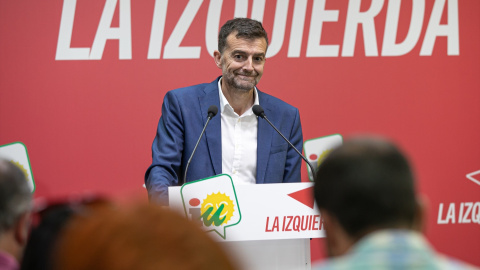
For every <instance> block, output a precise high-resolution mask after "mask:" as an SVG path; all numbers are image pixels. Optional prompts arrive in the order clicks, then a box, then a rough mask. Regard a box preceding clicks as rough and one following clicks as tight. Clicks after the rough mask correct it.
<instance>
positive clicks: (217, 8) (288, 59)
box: [0, 0, 480, 265]
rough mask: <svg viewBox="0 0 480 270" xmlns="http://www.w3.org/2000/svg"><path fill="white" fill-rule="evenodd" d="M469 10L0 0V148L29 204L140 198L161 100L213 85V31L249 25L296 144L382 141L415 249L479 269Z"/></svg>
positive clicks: (466, 5)
mask: <svg viewBox="0 0 480 270" xmlns="http://www.w3.org/2000/svg"><path fill="white" fill-rule="evenodd" d="M222 2H223V4H222ZM155 10H156V12H154V11H155ZM216 14H219V15H216ZM252 14H253V15H252ZM478 14H480V1H468V0H418V1H417V0H414V1H413V0H404V1H401V0H396V1H394V0H388V1H384V0H350V1H347V0H341V1H339V0H314V1H311V0H291V1H288V0H284V1H282V0H278V1H273V0H272V1H271V0H268V1H265V0H263V1H258V0H255V1H252V0H249V1H247V0H243V1H241V0H237V1H222V0H210V1H208V0H205V1H201V0H191V1H187V0H175V1H173V0H172V1H168V0H156V1H155V0H144V1H130V0H102V1H98V0H77V1H75V0H63V1H62V0H54V1H49V2H48V4H47V3H44V2H43V1H34V0H15V1H7V0H0V145H3V144H7V143H11V142H15V141H21V142H23V143H25V145H26V146H27V148H28V150H29V155H30V161H31V166H32V171H33V175H34V179H35V183H36V187H37V189H36V191H35V196H36V197H58V196H67V195H79V194H84V193H85V192H94V193H103V194H106V195H109V196H113V197H117V198H124V197H131V196H145V197H146V192H145V190H144V189H143V188H142V184H143V175H144V172H145V170H146V168H147V167H148V165H149V163H150V160H151V153H150V146H151V143H152V141H153V137H154V135H155V129H156V125H157V122H158V119H159V117H160V112H161V103H162V100H163V96H164V95H165V93H166V91H167V90H170V89H174V88H178V87H182V86H187V85H191V84H197V83H201V82H210V81H212V80H213V79H214V78H215V77H216V76H218V75H219V74H220V70H218V69H217V68H216V66H215V65H214V62H213V59H212V57H211V56H210V54H209V50H211V45H209V44H215V42H216V39H212V38H209V37H211V34H210V33H215V34H216V32H217V31H218V25H221V24H223V23H224V22H225V21H226V20H228V19H230V18H232V17H233V16H247V17H254V18H261V17H262V18H261V19H262V20H263V23H264V26H265V28H266V29H267V31H268V32H269V33H270V39H271V41H272V42H271V45H270V48H269V54H270V55H268V56H269V58H268V60H267V63H266V66H265V73H264V76H263V78H262V81H261V82H260V84H259V88H260V89H261V90H263V91H265V92H268V93H270V94H273V95H275V96H278V97H280V98H281V99H283V100H286V101H288V102H289V103H291V104H292V105H294V106H296V107H298V108H299V109H300V113H301V121H302V124H303V133H304V140H307V139H312V138H316V137H320V136H325V135H329V134H333V133H340V134H342V135H343V136H344V138H348V137H349V136H351V135H354V134H358V133H375V134H381V135H384V136H388V137H390V138H392V139H394V140H395V141H396V142H397V143H398V144H399V145H400V146H401V147H402V148H403V149H404V150H405V151H406V152H407V153H408V154H409V155H410V158H411V160H412V163H413V164H414V166H415V169H416V172H417V176H418V187H419V192H420V193H421V194H424V195H425V197H426V198H427V201H428V207H429V212H428V220H427V221H428V222H427V227H426V234H427V237H428V238H429V240H431V242H432V243H433V245H434V246H435V248H436V249H438V250H439V251H441V252H443V253H446V254H448V255H452V256H455V257H458V258H460V259H463V260H466V261H468V262H470V263H473V264H475V265H480V256H478V254H479V253H480V227H479V226H480V185H479V184H478V183H477V181H480V151H479V149H480V140H479V136H480V124H479V119H480V76H479V75H480V17H479V16H478ZM397 23H398V24H397ZM207 25H208V27H207ZM152 29H153V30H152ZM212 42H214V43H212ZM179 57H183V58H184V59H179ZM477 172H478V173H479V174H476V173H477ZM467 174H472V176H471V177H470V178H472V179H473V180H472V179H469V178H467ZM302 178H303V180H304V181H306V180H307V174H306V167H304V168H303V171H302ZM320 244H321V241H315V242H313V243H312V258H313V259H314V260H317V259H319V258H320V257H322V256H323V255H322V253H321V250H322V247H321V246H320Z"/></svg>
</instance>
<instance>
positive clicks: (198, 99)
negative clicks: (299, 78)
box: [145, 18, 303, 204]
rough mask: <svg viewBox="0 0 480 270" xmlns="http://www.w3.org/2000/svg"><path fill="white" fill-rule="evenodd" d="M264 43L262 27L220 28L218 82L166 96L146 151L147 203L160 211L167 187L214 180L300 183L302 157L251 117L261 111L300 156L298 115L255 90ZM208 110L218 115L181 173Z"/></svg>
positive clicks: (248, 23)
mask: <svg viewBox="0 0 480 270" xmlns="http://www.w3.org/2000/svg"><path fill="white" fill-rule="evenodd" d="M267 47H268V37H267V33H266V32H265V29H263V27H262V24H261V23H260V22H257V21H255V20H251V19H247V18H236V19H233V20H230V21H228V22H227V23H225V25H223V26H222V28H221V30H220V33H219V38H218V51H215V52H214V59H215V63H216V65H217V67H218V68H220V69H221V70H222V76H220V77H218V78H217V79H216V80H214V81H213V82H211V83H205V84H199V85H194V86H189V87H185V88H179V89H175V90H172V91H169V92H168V93H167V94H166V95H165V97H164V101H163V105H162V116H161V117H160V121H159V123H158V128H157V135H156V137H155V140H154V141H153V145H152V164H151V166H150V167H149V168H148V170H147V172H146V173H145V185H146V187H147V190H148V194H149V198H150V199H151V200H153V201H157V202H160V203H162V204H166V203H167V201H168V196H167V195H168V187H169V186H176V185H181V184H183V183H185V182H189V181H194V180H198V179H202V178H206V177H210V176H213V175H217V174H222V173H223V174H229V175H230V176H231V177H232V179H233V181H234V183H235V184H255V183H257V184H263V183H283V182H299V181H300V166H301V157H300V156H299V155H298V154H297V153H296V152H295V150H294V149H292V148H291V147H289V145H288V144H287V142H285V141H284V140H283V138H282V137H281V136H280V135H279V134H277V133H276V131H275V130H274V129H273V128H272V127H271V126H269V124H268V123H267V122H266V121H265V120H264V119H258V118H257V117H256V116H255V114H253V112H252V106H253V105H261V106H262V107H263V109H264V111H265V114H266V116H267V117H268V119H269V120H270V121H271V122H272V123H273V124H274V125H275V126H276V127H277V128H278V129H279V130H280V132H282V133H283V134H284V135H285V136H286V137H287V138H288V139H289V140H290V141H291V142H292V144H293V145H295V147H296V148H297V149H298V150H299V151H300V152H301V151H302V143H303V138H302V127H301V124H300V116H299V112H298V109H297V108H295V107H293V106H291V105H289V104H287V103H285V102H283V101H282V100H280V99H278V98H275V97H273V96H270V95H268V94H265V93H263V92H261V91H259V90H258V89H257V88H256V87H255V86H256V85H257V83H258V82H259V81H260V78H261V77H262V74H263V67H264V64H265V55H266V52H267ZM211 105H215V106H217V107H218V108H219V110H220V113H219V116H217V117H213V118H212V119H211V121H210V123H209V125H208V126H207V128H206V130H205V135H204V136H203V137H202V139H201V141H200V143H199V145H198V148H197V150H196V153H195V157H194V158H193V159H192V161H191V163H190V165H189V167H188V175H187V176H186V179H184V172H185V167H186V165H187V161H188V159H189V157H190V155H191V154H192V152H193V149H194V147H195V144H196V142H197V140H198V137H199V136H200V134H201V132H202V129H203V127H204V125H205V123H206V121H207V110H208V108H209V107H210V106H211Z"/></svg>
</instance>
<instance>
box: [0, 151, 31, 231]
mask: <svg viewBox="0 0 480 270" xmlns="http://www.w3.org/2000/svg"><path fill="white" fill-rule="evenodd" d="M31 203H32V193H31V191H30V187H29V186H28V182H27V179H26V176H25V174H24V173H23V172H22V170H21V169H20V168H19V167H17V166H16V165H15V164H13V163H12V162H10V161H8V160H6V159H4V158H1V157H0V234H2V233H3V232H4V231H6V230H8V229H10V228H12V227H13V226H14V224H15V222H17V220H18V219H19V218H20V216H21V215H22V214H24V213H25V212H27V211H29V210H30V208H31Z"/></svg>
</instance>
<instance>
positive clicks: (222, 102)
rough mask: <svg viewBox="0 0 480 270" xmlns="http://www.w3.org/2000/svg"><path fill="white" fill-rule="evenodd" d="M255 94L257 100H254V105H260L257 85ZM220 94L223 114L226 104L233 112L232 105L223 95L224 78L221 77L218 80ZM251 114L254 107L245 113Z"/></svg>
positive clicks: (254, 90)
mask: <svg viewBox="0 0 480 270" xmlns="http://www.w3.org/2000/svg"><path fill="white" fill-rule="evenodd" d="M253 94H254V95H255V100H254V101H253V105H260V102H259V99H258V91H257V87H256V86H255V87H253ZM218 96H219V97H220V113H221V114H222V113H223V111H224V110H225V107H226V106H227V107H228V108H230V110H231V111H232V112H233V108H232V106H231V105H230V103H228V100H227V98H226V97H225V95H223V91H222V78H220V80H218ZM253 105H252V107H253ZM250 114H253V111H252V108H250V109H248V110H247V111H246V112H245V113H244V114H243V115H250Z"/></svg>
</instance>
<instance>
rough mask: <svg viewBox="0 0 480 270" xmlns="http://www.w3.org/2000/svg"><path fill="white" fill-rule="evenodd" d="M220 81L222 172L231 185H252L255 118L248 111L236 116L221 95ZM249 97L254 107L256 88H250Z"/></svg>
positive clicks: (255, 165)
mask: <svg viewBox="0 0 480 270" xmlns="http://www.w3.org/2000/svg"><path fill="white" fill-rule="evenodd" d="M221 82H222V79H221V78H220V80H219V81H218V90H219V91H218V92H219V96H220V115H221V118H222V124H221V126H222V173H224V174H229V175H230V176H231V177H232V180H233V182H234V183H235V184H255V182H256V180H255V179H256V172H257V129H258V127H257V123H258V119H257V116H256V115H255V114H254V113H253V111H252V108H249V109H248V110H247V111H246V112H245V113H243V114H242V115H240V116H239V115H238V114H237V113H236V112H235V111H234V110H233V108H232V106H230V104H229V103H228V101H227V99H226V98H225V96H224V95H223V92H222V83H221ZM253 94H254V95H255V101H254V105H258V104H259V101H258V93H257V88H254V93H253ZM252 107H253V106H252Z"/></svg>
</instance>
